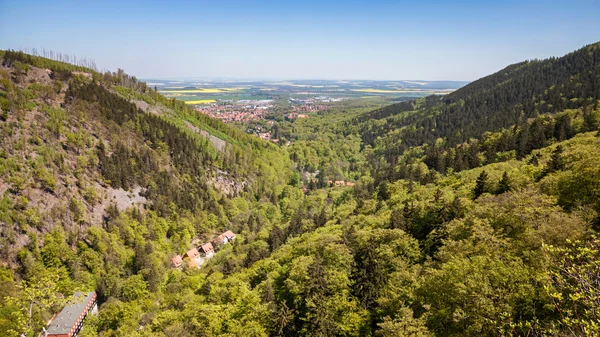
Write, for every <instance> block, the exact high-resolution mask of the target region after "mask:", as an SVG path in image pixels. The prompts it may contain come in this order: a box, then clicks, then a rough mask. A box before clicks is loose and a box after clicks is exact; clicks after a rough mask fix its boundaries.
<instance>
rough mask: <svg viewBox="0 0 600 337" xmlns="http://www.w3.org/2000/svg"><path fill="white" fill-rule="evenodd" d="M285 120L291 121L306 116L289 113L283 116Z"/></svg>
mask: <svg viewBox="0 0 600 337" xmlns="http://www.w3.org/2000/svg"><path fill="white" fill-rule="evenodd" d="M285 118H286V119H287V120H292V119H297V118H308V115H307V114H299V113H296V112H291V113H289V114H287V115H285Z"/></svg>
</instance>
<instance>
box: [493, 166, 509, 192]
mask: <svg viewBox="0 0 600 337" xmlns="http://www.w3.org/2000/svg"><path fill="white" fill-rule="evenodd" d="M511 190H512V186H511V182H510V178H508V174H507V173H506V171H504V174H502V179H500V182H499V183H498V189H497V190H496V194H502V193H505V192H508V191H511Z"/></svg>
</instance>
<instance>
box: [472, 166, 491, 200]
mask: <svg viewBox="0 0 600 337" xmlns="http://www.w3.org/2000/svg"><path fill="white" fill-rule="evenodd" d="M486 192H488V174H487V172H485V170H483V171H481V173H480V174H479V176H478V177H477V180H475V188H474V189H473V199H477V198H479V197H480V196H481V195H482V194H483V193H486Z"/></svg>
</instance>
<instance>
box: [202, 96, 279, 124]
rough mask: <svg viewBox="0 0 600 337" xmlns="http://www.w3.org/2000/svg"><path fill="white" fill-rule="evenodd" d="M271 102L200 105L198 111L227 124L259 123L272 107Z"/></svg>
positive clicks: (230, 102)
mask: <svg viewBox="0 0 600 337" xmlns="http://www.w3.org/2000/svg"><path fill="white" fill-rule="evenodd" d="M271 102H272V101H271V100H258V101H247V100H242V101H237V102H233V101H220V102H219V103H215V104H210V105H198V106H197V107H196V110H197V111H199V112H201V113H203V114H206V115H209V116H211V117H213V118H216V119H219V120H221V121H223V122H225V123H231V122H250V121H258V120H261V119H263V118H264V117H265V114H266V113H267V111H268V109H269V108H271V107H272V105H271Z"/></svg>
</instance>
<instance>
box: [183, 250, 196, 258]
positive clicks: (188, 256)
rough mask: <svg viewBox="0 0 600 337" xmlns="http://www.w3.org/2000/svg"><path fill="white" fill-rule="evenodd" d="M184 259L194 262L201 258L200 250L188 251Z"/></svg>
mask: <svg viewBox="0 0 600 337" xmlns="http://www.w3.org/2000/svg"><path fill="white" fill-rule="evenodd" d="M183 257H184V258H186V257H187V258H190V259H191V260H194V259H196V258H198V257H200V253H199V252H198V249H196V248H192V249H190V250H188V251H187V253H185V255H184V256H183Z"/></svg>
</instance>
